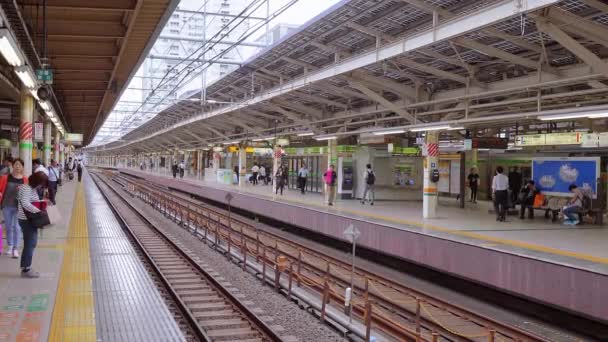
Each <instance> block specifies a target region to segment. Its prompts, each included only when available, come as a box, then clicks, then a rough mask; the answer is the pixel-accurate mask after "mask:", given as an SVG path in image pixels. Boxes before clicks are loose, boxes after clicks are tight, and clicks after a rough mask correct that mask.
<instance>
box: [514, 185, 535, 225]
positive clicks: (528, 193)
mask: <svg viewBox="0 0 608 342" xmlns="http://www.w3.org/2000/svg"><path fill="white" fill-rule="evenodd" d="M538 194H540V191H539V190H538V189H537V188H536V184H535V183H534V181H533V180H530V181H528V183H526V186H524V187H523V188H522V189H521V191H520V193H519V202H520V203H521V208H520V210H519V218H520V219H522V220H523V219H524V216H525V214H526V208H527V209H528V218H529V219H533V218H534V208H533V206H534V198H535V197H536V195H538Z"/></svg>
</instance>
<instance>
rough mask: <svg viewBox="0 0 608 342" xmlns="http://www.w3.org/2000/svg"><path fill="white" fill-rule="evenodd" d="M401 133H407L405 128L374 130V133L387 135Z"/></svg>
mask: <svg viewBox="0 0 608 342" xmlns="http://www.w3.org/2000/svg"><path fill="white" fill-rule="evenodd" d="M400 133H405V130H404V129H394V130H392V131H380V132H373V133H372V134H374V135H387V134H400Z"/></svg>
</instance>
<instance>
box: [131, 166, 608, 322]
mask: <svg viewBox="0 0 608 342" xmlns="http://www.w3.org/2000/svg"><path fill="white" fill-rule="evenodd" d="M120 171H122V172H124V173H129V174H132V175H135V176H139V177H142V178H146V179H149V180H152V181H156V182H159V183H162V184H164V185H166V186H169V187H170V188H173V189H175V190H179V191H182V192H188V193H192V194H195V195H198V196H201V197H206V198H209V199H211V200H214V201H217V202H222V203H225V195H226V194H227V193H231V194H233V196H234V198H233V199H232V202H231V204H232V205H233V206H235V207H238V208H241V209H244V210H248V211H250V212H254V213H256V214H259V215H260V216H268V217H271V218H273V219H277V220H279V221H283V222H289V223H291V224H294V225H296V226H299V227H301V228H305V229H309V230H313V231H315V232H317V233H321V234H325V235H328V236H331V237H334V238H338V239H343V237H342V231H343V230H344V229H345V228H346V227H347V226H348V225H349V224H351V223H353V224H355V226H357V228H358V229H359V230H361V231H362V235H361V237H360V241H359V243H360V244H361V245H363V246H365V247H367V248H370V249H373V250H377V251H382V252H384V253H387V254H390V255H392V256H396V257H398V258H403V259H406V260H408V261H412V262H414V263H418V264H422V265H425V266H427V267H431V268H433V269H437V270H439V271H444V272H448V273H451V274H453V275H456V276H459V277H463V278H466V279H469V280H473V281H476V282H480V283H483V284H486V285H490V286H493V287H497V288H499V289H502V290H506V291H508V292H511V293H517V294H521V295H523V296H525V297H528V298H534V299H535V300H540V301H541V302H545V303H550V304H552V305H558V306H560V307H563V308H565V309H567V310H572V311H575V312H578V313H581V314H584V315H590V316H593V317H595V318H601V319H603V320H608V309H606V308H600V307H599V306H597V304H594V302H595V301H598V300H599V301H600V302H601V300H600V298H599V296H600V292H601V291H599V289H601V288H602V287H601V284H602V283H605V285H608V249H606V248H605V246H606V242H608V229H607V227H606V226H598V225H591V224H588V225H583V226H577V227H569V226H563V225H561V224H559V223H551V222H550V220H549V221H546V220H545V219H544V218H543V217H542V215H538V216H537V218H536V219H534V220H527V219H526V220H519V218H518V217H517V216H512V217H509V220H508V221H509V222H506V223H499V222H496V221H495V218H494V216H493V215H491V214H489V213H488V209H489V207H490V203H489V202H480V203H479V204H478V205H468V206H467V208H466V209H460V208H458V203H457V202H456V200H454V199H442V200H440V204H441V205H440V209H439V216H440V217H439V218H438V219H432V220H429V219H423V218H422V203H421V202H415V201H408V202H392V201H380V202H376V203H375V205H374V206H370V205H367V204H366V205H362V204H361V203H360V202H359V201H356V200H338V201H337V202H336V204H335V205H334V206H333V207H328V206H326V205H325V204H324V201H323V197H322V195H321V194H314V193H307V194H305V195H301V194H299V192H297V191H295V190H286V191H285V192H284V195H283V196H281V195H275V194H273V193H272V189H271V186H262V185H258V186H252V185H247V186H245V187H238V186H228V185H220V184H218V183H215V182H205V181H203V180H197V179H192V178H184V179H177V180H174V179H172V177H170V176H168V175H163V174H157V173H150V172H142V171H139V170H132V169H121V170H120ZM554 282H556V283H555V284H558V285H554V286H552V288H551V291H547V288H546V287H547V284H554ZM572 289H574V291H572ZM573 292H576V293H578V294H576V293H573Z"/></svg>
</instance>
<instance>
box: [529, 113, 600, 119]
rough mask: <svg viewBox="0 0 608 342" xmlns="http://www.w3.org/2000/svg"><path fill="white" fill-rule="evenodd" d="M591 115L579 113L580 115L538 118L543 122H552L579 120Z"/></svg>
mask: <svg viewBox="0 0 608 342" xmlns="http://www.w3.org/2000/svg"><path fill="white" fill-rule="evenodd" d="M588 116H589V114H587V113H579V114H561V115H546V116H540V117H538V118H539V119H540V120H542V121H552V120H567V119H579V118H586V117H588Z"/></svg>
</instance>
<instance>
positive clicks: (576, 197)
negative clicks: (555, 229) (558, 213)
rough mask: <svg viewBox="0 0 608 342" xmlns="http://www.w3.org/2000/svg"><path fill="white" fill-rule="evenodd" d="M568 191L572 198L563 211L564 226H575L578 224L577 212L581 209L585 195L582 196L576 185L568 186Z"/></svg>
mask: <svg viewBox="0 0 608 342" xmlns="http://www.w3.org/2000/svg"><path fill="white" fill-rule="evenodd" d="M568 190H570V192H571V193H572V198H571V199H570V201H568V205H566V206H565V207H564V209H563V213H564V224H565V225H570V226H575V225H577V224H579V220H578V212H579V211H580V210H581V208H582V207H583V197H584V196H585V194H583V191H582V190H581V189H579V188H578V187H577V186H576V184H572V185H570V186H569V187H568Z"/></svg>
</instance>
